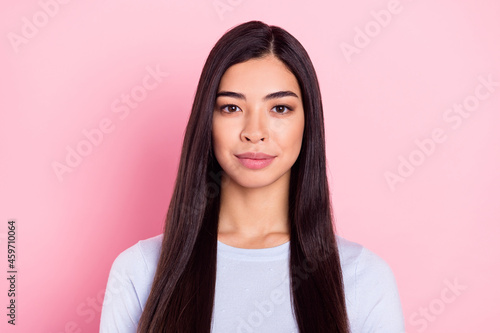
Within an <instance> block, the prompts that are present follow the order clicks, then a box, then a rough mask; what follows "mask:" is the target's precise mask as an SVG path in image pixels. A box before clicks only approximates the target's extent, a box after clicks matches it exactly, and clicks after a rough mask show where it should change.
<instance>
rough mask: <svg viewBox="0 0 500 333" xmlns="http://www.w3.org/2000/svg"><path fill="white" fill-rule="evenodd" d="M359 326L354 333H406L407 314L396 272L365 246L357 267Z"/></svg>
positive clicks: (357, 315) (357, 314)
mask: <svg viewBox="0 0 500 333" xmlns="http://www.w3.org/2000/svg"><path fill="white" fill-rule="evenodd" d="M355 276H356V296H355V297H356V318H358V320H359V321H358V322H357V325H356V326H357V328H356V330H353V332H352V333H404V332H405V327H404V317H403V311H402V307H401V301H400V298H399V293H398V288H397V284H396V279H395V277H394V274H393V272H392V270H391V268H390V267H389V265H388V264H387V263H386V262H385V261H384V260H383V259H382V258H380V257H379V256H377V255H376V254H375V253H373V252H371V251H370V250H368V249H366V248H363V249H362V251H361V253H360V257H359V261H358V263H357V266H356V274H355Z"/></svg>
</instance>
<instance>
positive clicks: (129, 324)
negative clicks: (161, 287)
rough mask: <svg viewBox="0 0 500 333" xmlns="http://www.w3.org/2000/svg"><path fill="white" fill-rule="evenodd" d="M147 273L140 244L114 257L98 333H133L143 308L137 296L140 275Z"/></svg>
mask: <svg viewBox="0 0 500 333" xmlns="http://www.w3.org/2000/svg"><path fill="white" fill-rule="evenodd" d="M145 270H146V264H145V261H144V258H143V257H142V254H141V250H140V245H139V243H137V244H135V245H134V246H132V247H130V248H128V249H126V250H125V251H123V252H122V253H120V254H119V255H118V257H116V259H115V260H114V262H113V265H112V266H111V270H110V273H109V277H108V282H107V285H106V292H105V296H104V301H103V306H102V312H101V321H100V327H99V332H100V333H115V332H119V333H135V332H136V331H137V325H138V323H139V319H140V317H141V315H142V311H143V307H142V305H141V301H140V297H139V294H138V288H140V286H138V284H140V281H141V272H144V271H145Z"/></svg>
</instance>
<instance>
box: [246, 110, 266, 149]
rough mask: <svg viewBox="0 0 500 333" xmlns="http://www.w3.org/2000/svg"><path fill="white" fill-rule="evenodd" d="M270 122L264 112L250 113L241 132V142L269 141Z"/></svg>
mask: <svg viewBox="0 0 500 333" xmlns="http://www.w3.org/2000/svg"><path fill="white" fill-rule="evenodd" d="M268 121H269V120H268V119H267V116H266V114H265V111H263V110H261V111H257V110H255V112H250V113H248V114H247V117H246V119H245V125H244V127H243V130H242V131H241V140H242V141H246V142H248V141H249V142H252V143H257V142H259V141H267V140H268V137H269V127H268Z"/></svg>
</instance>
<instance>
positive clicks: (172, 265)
mask: <svg viewBox="0 0 500 333" xmlns="http://www.w3.org/2000/svg"><path fill="white" fill-rule="evenodd" d="M325 163H326V158H325V136H324V124H323V110H322V103H321V95H320V90H319V86H318V81H317V78H316V74H315V71H314V68H313V65H312V63H311V60H310V58H309V56H308V54H307V52H306V51H305V50H304V48H303V47H302V45H301V44H300V43H299V42H298V41H297V40H296V39H295V38H294V37H293V36H291V35H290V34H289V33H288V32H286V31H285V30H283V29H281V28H279V27H276V26H268V25H266V24H264V23H262V22H260V21H251V22H247V23H244V24H241V25H239V26H236V27H235V28H233V29H231V30H230V31H228V32H226V34H224V36H222V37H221V39H220V40H219V41H218V42H217V43H216V45H215V46H214V48H213V49H212V51H211V52H210V55H209V56H208V59H207V61H206V63H205V66H204V68H203V71H202V73H201V77H200V81H199V84H198V88H197V92H196V95H195V99H194V103H193V107H192V111H191V116H190V118H189V122H188V125H187V129H186V132H185V137H184V142H183V147H182V154H181V159H180V164H179V169H178V174H177V179H176V184H175V189H174V192H173V195H172V199H171V202H170V206H169V209H168V213H167V218H166V223H165V230H164V233H163V234H162V235H158V236H156V237H153V238H150V239H147V240H143V241H139V242H138V243H137V244H135V245H134V246H132V247H131V248H129V249H127V250H125V251H124V252H123V253H121V254H120V255H119V256H118V258H117V259H116V260H115V262H114V263H113V266H112V268H111V273H110V277H109V280H108V285H107V292H106V296H105V300H104V304H103V309H102V316H101V332H135V331H136V330H137V331H138V332H273V333H274V332H342V333H345V332H383V333H391V332H398V333H400V332H404V325H403V316H402V311H401V304H400V301H399V296H398V291H397V287H396V283H395V280H394V276H393V274H392V272H391V269H390V268H389V267H388V265H387V264H386V263H385V262H384V261H383V260H382V259H381V258H379V257H378V256H376V255H375V254H374V253H372V252H370V251H369V250H367V249H365V248H363V247H362V246H361V245H359V244H356V243H352V242H349V241H347V240H345V239H343V238H341V237H339V236H336V235H335V234H334V230H333V218H332V212H331V206H330V197H329V189H328V182H327V176H326V164H325Z"/></svg>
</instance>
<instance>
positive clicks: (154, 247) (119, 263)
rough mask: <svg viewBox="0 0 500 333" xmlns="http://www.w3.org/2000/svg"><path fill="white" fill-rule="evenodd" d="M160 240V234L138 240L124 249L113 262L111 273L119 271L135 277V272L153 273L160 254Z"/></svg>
mask: <svg viewBox="0 0 500 333" xmlns="http://www.w3.org/2000/svg"><path fill="white" fill-rule="evenodd" d="M162 240H163V235H162V234H160V235H156V236H154V237H151V238H148V239H144V240H140V241H138V242H137V243H135V244H134V245H132V246H130V247H129V248H127V249H125V250H124V251H122V252H121V253H120V254H119V255H118V256H117V257H116V259H115V260H114V262H113V265H112V268H111V269H112V271H119V272H122V273H124V274H127V275H129V276H134V275H136V273H137V271H141V272H145V273H150V272H153V273H154V272H155V271H156V265H157V263H158V259H159V256H160V252H161V243H162ZM144 270H145V271H144Z"/></svg>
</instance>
